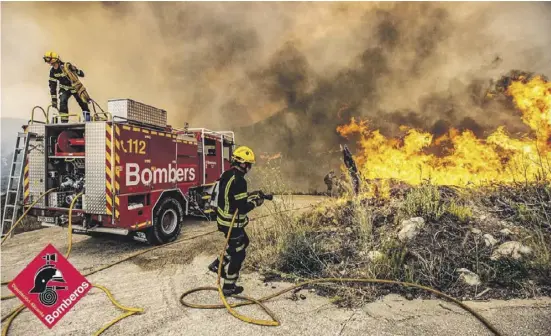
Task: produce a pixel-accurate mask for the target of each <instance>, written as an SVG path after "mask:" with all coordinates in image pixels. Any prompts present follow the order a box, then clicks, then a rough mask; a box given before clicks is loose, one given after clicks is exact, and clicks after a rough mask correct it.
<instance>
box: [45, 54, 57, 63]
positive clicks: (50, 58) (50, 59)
mask: <svg viewBox="0 0 551 336" xmlns="http://www.w3.org/2000/svg"><path fill="white" fill-rule="evenodd" d="M43 58H44V62H47V63H51V62H56V61H57V60H59V55H58V54H57V53H56V52H53V51H47V52H46V53H44V57H43Z"/></svg>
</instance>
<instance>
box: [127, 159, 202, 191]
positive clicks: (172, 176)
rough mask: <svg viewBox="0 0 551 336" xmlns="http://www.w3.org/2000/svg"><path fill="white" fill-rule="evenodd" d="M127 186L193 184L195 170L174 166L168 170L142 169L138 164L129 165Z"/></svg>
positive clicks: (170, 165) (169, 166) (170, 166)
mask: <svg viewBox="0 0 551 336" xmlns="http://www.w3.org/2000/svg"><path fill="white" fill-rule="evenodd" d="M125 175H126V185H127V186H135V185H138V184H150V183H154V184H156V183H175V182H176V183H177V182H191V181H193V180H195V168H193V167H186V168H176V167H173V166H172V164H169V165H168V168H156V169H155V170H151V169H150V168H144V169H140V165H138V164H137V163H127V164H126V169H125Z"/></svg>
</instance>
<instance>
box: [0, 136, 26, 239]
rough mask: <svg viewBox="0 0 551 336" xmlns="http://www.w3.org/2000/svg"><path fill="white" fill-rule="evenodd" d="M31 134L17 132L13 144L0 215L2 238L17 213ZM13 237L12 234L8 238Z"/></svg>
mask: <svg viewBox="0 0 551 336" xmlns="http://www.w3.org/2000/svg"><path fill="white" fill-rule="evenodd" d="M30 136H31V133H27V132H18V133H17V140H16V142H15V150H14V152H13V159H12V164H11V167H10V175H9V180H8V188H7V189H6V200H5V203H4V211H3V214H2V228H1V231H0V232H2V237H3V236H4V235H5V233H6V232H7V231H6V232H4V230H5V229H6V228H7V230H9V229H11V227H12V225H13V224H14V222H15V220H16V219H17V215H18V213H19V207H20V199H21V181H22V180H23V174H24V164H25V161H26V159H27V152H28V149H29V138H30ZM11 235H13V232H12V233H11V234H10V236H11Z"/></svg>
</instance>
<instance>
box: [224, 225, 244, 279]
mask: <svg viewBox="0 0 551 336" xmlns="http://www.w3.org/2000/svg"><path fill="white" fill-rule="evenodd" d="M229 229H230V228H229V227H227V226H223V225H218V231H220V232H222V233H224V237H227V235H228V231H229ZM247 246H249V236H248V235H247V232H246V231H245V229H244V228H233V229H232V231H231V236H230V241H229V242H228V247H227V248H226V253H225V255H224V260H223V264H222V265H223V267H224V269H227V271H226V277H225V279H224V287H225V288H231V287H233V286H235V283H236V282H237V279H238V278H239V271H241V266H242V265H243V261H244V260H245V256H246V255H247V254H246V250H247ZM217 262H218V259H217ZM226 266H227V268H226Z"/></svg>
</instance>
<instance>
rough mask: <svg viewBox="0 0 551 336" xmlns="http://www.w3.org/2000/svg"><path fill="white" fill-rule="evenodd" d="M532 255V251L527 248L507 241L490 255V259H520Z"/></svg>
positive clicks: (515, 242)
mask: <svg viewBox="0 0 551 336" xmlns="http://www.w3.org/2000/svg"><path fill="white" fill-rule="evenodd" d="M531 253H532V249H531V248H529V247H528V246H524V245H522V244H521V243H519V242H517V241H509V242H506V243H503V244H501V245H499V246H498V248H497V249H496V250H495V251H494V252H493V253H492V256H491V257H490V259H492V260H498V259H501V258H503V257H511V258H513V259H520V258H521V257H522V256H526V255H529V254H531Z"/></svg>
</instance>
